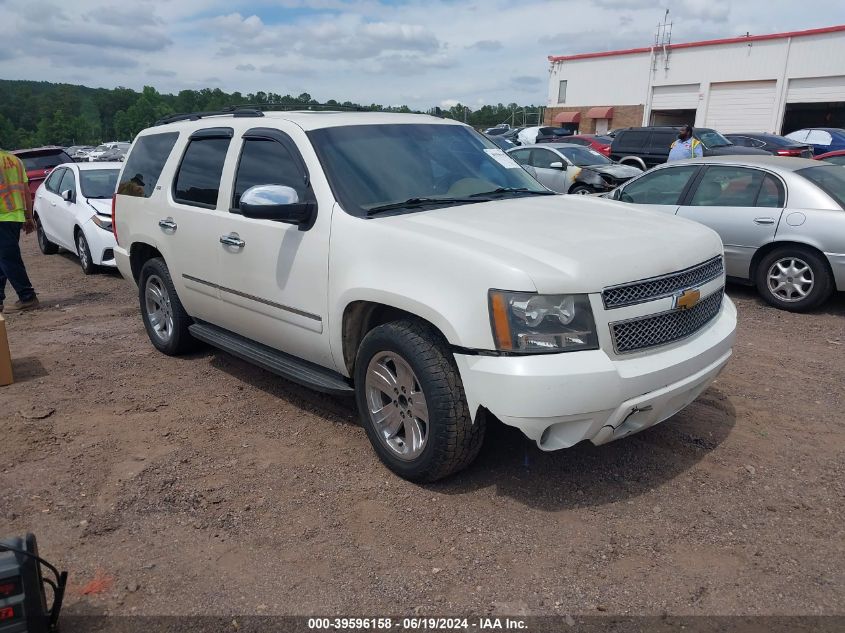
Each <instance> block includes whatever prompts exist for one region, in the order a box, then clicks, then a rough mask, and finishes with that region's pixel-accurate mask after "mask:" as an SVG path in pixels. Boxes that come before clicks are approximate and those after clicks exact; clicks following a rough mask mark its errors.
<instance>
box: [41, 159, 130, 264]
mask: <svg viewBox="0 0 845 633" xmlns="http://www.w3.org/2000/svg"><path fill="white" fill-rule="evenodd" d="M121 166H122V165H121V164H120V163H65V164H62V165H59V166H58V167H56V169H54V170H53V171H52V172H51V173H50V175H49V176H48V177H47V179H46V180H45V181H44V182H43V183H41V186H40V187H38V190H37V191H36V192H35V211H34V214H33V218H34V220H35V225H36V229H37V231H38V246H39V248H41V252H42V253H44V254H45V255H52V254H54V253H57V252H58V250H59V247H60V246H61V247H62V248H64V249H67V250H69V251H70V252H72V253H76V255H77V256H78V257H79V264H80V265H81V266H82V270H83V272H84V273H85V274H86V275H90V274H92V273H94V272H96V271H97V269H98V267H100V266H109V267H114V266H115V261H114V247H115V245H116V244H115V240H114V234H113V233H112V224H111V199H112V196H113V195H114V191H115V187H116V184H117V175H118V173H119V172H120V168H121Z"/></svg>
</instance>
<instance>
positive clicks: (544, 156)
mask: <svg viewBox="0 0 845 633" xmlns="http://www.w3.org/2000/svg"><path fill="white" fill-rule="evenodd" d="M562 162H563V159H562V158H560V157H559V156H558V155H557V154H555V153H554V152H550V151H549V150H547V149H532V150H531V165H532V166H533V167H537V168H538V169H551V165H552V163H562Z"/></svg>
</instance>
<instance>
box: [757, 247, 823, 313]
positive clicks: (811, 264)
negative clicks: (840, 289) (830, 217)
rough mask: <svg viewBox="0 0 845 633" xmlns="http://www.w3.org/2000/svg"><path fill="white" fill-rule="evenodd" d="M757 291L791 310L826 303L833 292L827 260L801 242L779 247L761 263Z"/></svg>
mask: <svg viewBox="0 0 845 633" xmlns="http://www.w3.org/2000/svg"><path fill="white" fill-rule="evenodd" d="M756 276H757V278H756V280H755V281H756V283H757V291H758V292H759V293H760V294H761V295H762V297H763V299H765V300H766V301H767V302H768V303H770V304H771V305H773V306H775V307H776V308H781V309H782V310H789V311H791V312H806V311H807V310H812V309H813V308H816V307H818V306H820V305H821V304H822V303H824V302H825V301H826V300H827V298H828V297H829V296H830V295H831V293H832V292H833V278H832V276H831V274H830V270H829V269H828V266H827V262H826V261H825V260H824V259H823V258H822V256H821V255H819V254H818V253H816V252H814V251H812V250H810V249H808V248H802V247H800V246H784V247H781V248H776V249H775V250H773V251H772V252H771V253H769V254H768V255H766V256H765V257H763V259H762V260H761V261H760V264H759V265H758V266H757V275H756Z"/></svg>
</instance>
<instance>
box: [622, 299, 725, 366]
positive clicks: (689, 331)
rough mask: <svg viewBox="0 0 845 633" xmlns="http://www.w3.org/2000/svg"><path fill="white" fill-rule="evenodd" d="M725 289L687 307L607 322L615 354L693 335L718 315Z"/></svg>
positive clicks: (663, 343)
mask: <svg viewBox="0 0 845 633" xmlns="http://www.w3.org/2000/svg"><path fill="white" fill-rule="evenodd" d="M724 293H725V289H724V288H720V289H719V290H718V291H717V292H714V293H713V294H712V295H710V296H709V297H705V298H704V299H702V300H701V301H700V302H699V303H698V304H697V305H695V306H693V307H692V308H690V309H689V310H670V311H669V312H661V313H660V314H651V315H648V316H644V317H638V318H636V319H629V320H628V321H617V322H616V323H611V324H610V335H611V337H612V338H613V349H615V350H616V353H617V354H625V353H628V352H635V351H637V350H641V349H647V348H649V347H656V346H658V345H665V344H667V343H672V342H674V341H679V340H681V339H682V338H686V337H688V336H692V335H693V334H695V333H696V332H698V331H699V330H700V329H701V328H703V327H704V326H705V325H707V323H709V322H710V321H711V320H713V318H714V317H715V316H716V315H717V314H719V309H720V308H721V307H722V297H723V296H724Z"/></svg>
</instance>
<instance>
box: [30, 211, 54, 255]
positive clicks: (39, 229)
mask: <svg viewBox="0 0 845 633" xmlns="http://www.w3.org/2000/svg"><path fill="white" fill-rule="evenodd" d="M33 219H34V220H35V237H36V238H37V239H38V248H39V249H41V252H42V253H44V254H45V255H55V254H56V253H58V252H59V246H58V244H53V242H51V241H50V240H48V239H47V235H46V234H45V233H44V227H43V226H41V219H40V218H39V217H38V216H37V215H36V216H35V217H34V218H33Z"/></svg>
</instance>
